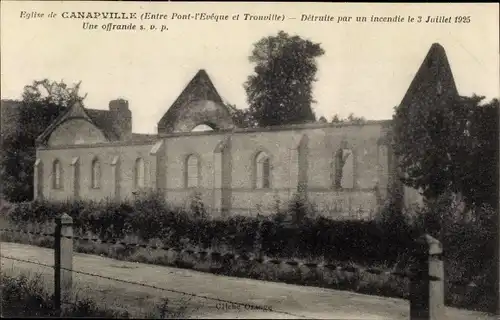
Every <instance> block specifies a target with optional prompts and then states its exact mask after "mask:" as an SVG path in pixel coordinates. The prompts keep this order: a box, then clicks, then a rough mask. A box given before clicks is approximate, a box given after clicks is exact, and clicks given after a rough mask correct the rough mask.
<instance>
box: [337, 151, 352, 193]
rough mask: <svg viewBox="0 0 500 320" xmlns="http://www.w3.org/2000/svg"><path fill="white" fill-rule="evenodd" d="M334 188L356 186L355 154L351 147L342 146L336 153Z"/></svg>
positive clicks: (340, 188)
mask: <svg viewBox="0 0 500 320" xmlns="http://www.w3.org/2000/svg"><path fill="white" fill-rule="evenodd" d="M334 176H335V180H334V188H335V189H338V190H342V189H352V188H353V187H354V155H353V152H352V150H351V149H346V148H341V149H339V150H338V151H337V152H336V153H335V175H334Z"/></svg>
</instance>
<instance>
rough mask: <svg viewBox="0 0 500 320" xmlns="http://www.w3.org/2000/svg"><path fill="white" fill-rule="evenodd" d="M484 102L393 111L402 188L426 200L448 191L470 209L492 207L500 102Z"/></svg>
mask: <svg viewBox="0 0 500 320" xmlns="http://www.w3.org/2000/svg"><path fill="white" fill-rule="evenodd" d="M483 100H484V97H480V96H476V95H473V96H472V97H451V98H447V99H444V100H440V101H436V102H434V103H427V104H422V105H420V106H419V108H412V109H410V108H408V107H403V106H400V107H397V108H396V110H395V111H396V112H395V114H394V116H393V149H394V153H395V155H396V156H397V157H398V160H399V167H400V173H401V181H402V182H403V183H404V184H406V185H407V186H410V187H412V188H415V189H417V190H421V191H422V194H423V195H424V197H426V198H428V199H437V198H438V197H439V196H440V195H442V194H444V193H445V192H447V191H452V192H454V193H458V194H461V195H462V196H463V198H464V201H465V203H466V204H467V205H468V207H471V206H480V205H482V204H491V205H494V204H495V199H496V196H493V195H495V194H496V191H495V190H496V181H497V180H498V173H497V168H496V167H497V164H498V109H499V106H498V99H494V100H492V101H491V102H489V103H487V104H481V102H482V101H483ZM479 164H480V165H479Z"/></svg>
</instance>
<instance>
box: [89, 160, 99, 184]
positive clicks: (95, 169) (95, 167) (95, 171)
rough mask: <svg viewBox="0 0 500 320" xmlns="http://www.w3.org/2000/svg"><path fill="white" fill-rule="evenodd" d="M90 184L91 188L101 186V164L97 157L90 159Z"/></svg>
mask: <svg viewBox="0 0 500 320" xmlns="http://www.w3.org/2000/svg"><path fill="white" fill-rule="evenodd" d="M91 184H92V188H93V189H99V188H100V187H101V164H100V163H99V160H98V159H97V158H95V159H94V160H92V177H91Z"/></svg>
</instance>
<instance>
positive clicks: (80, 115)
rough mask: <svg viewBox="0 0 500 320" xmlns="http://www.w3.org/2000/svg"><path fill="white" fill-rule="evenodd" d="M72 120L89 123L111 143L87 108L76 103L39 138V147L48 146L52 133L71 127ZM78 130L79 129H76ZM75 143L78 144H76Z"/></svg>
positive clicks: (80, 103)
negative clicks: (66, 126) (67, 126)
mask: <svg viewBox="0 0 500 320" xmlns="http://www.w3.org/2000/svg"><path fill="white" fill-rule="evenodd" d="M71 120H77V121H80V122H82V123H87V124H88V125H90V126H91V127H92V128H95V129H94V130H95V131H96V132H97V134H99V135H100V136H102V137H104V139H102V138H101V139H100V140H104V141H109V140H110V138H112V137H110V136H109V135H107V134H106V132H105V131H103V130H102V129H101V128H100V127H99V126H98V125H97V124H96V123H95V121H94V120H93V119H92V118H91V117H90V116H89V115H88V113H87V112H86V110H85V108H84V107H83V105H82V102H81V101H77V102H75V103H74V104H73V105H72V106H71V107H69V108H68V109H66V111H65V112H63V113H62V114H61V115H60V116H59V117H57V119H56V120H55V121H54V122H53V123H52V124H51V125H50V126H48V127H47V129H45V131H44V132H43V133H42V134H41V135H40V136H39V137H38V138H37V140H36V142H37V144H38V145H47V143H48V141H49V139H50V137H51V135H52V133H54V132H55V131H56V130H57V129H59V128H60V127H61V126H63V125H66V124H68V125H71V123H70V121H71ZM75 130H77V129H75ZM75 143H78V141H77V142H75Z"/></svg>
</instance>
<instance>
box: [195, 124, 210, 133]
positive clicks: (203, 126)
mask: <svg viewBox="0 0 500 320" xmlns="http://www.w3.org/2000/svg"><path fill="white" fill-rule="evenodd" d="M191 131H192V132H204V131H214V129H213V128H212V127H210V126H208V125H206V124H200V125H197V126H196V127H194V128H193V130H191Z"/></svg>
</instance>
